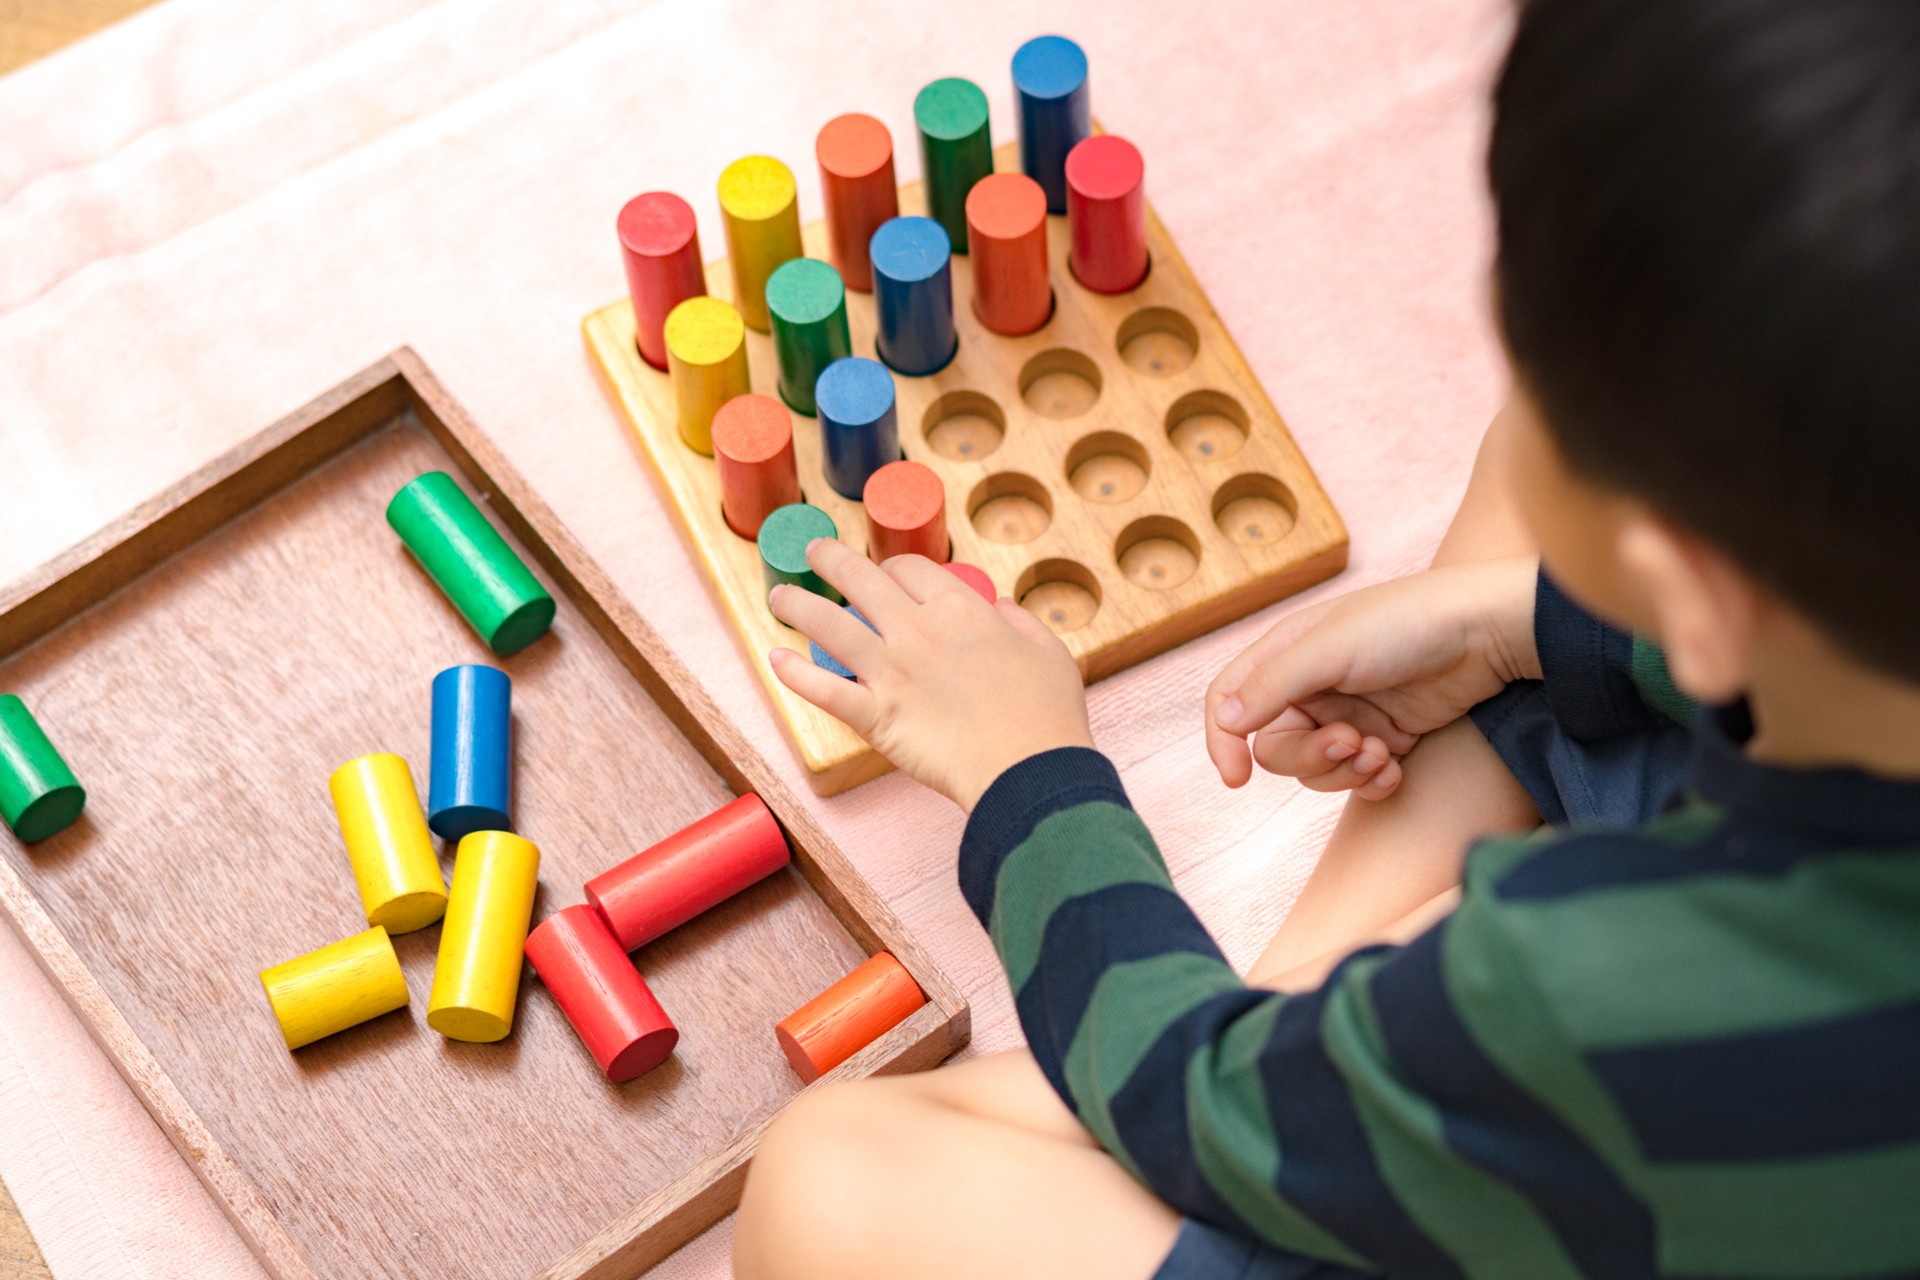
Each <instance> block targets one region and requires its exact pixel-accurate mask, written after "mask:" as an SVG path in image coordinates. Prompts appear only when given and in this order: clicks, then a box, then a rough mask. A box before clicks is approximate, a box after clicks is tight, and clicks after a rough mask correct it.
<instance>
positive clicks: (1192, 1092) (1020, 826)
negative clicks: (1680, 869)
mask: <svg viewBox="0 0 1920 1280" xmlns="http://www.w3.org/2000/svg"><path fill="white" fill-rule="evenodd" d="M960 874H961V887H962V890H963V892H964V893H965V895H966V897H967V900H968V902H969V904H970V905H971V906H972V907H973V909H974V911H975V912H976V913H977V914H978V915H979V917H980V919H981V921H982V923H984V924H985V925H986V926H987V929H988V931H989V933H990V934H991V936H992V939H993V943H994V945H995V947H996V948H997V949H998V951H999V953H1000V956H1001V959H1002V961H1003V963H1004V964H1005V966H1006V971H1007V976H1008V980H1009V982H1010V983H1011V985H1012V988H1013V992H1014V997H1015V1003H1016V1006H1017V1009H1018V1012H1019V1016H1020V1021H1021V1025H1022V1026H1023V1028H1024V1029H1025V1031H1026V1034H1027V1038H1028V1043H1029V1045H1030V1046H1031V1048H1032V1051H1033V1054H1034V1057H1035V1059H1036V1060H1037V1061H1038V1063H1039V1065H1040V1069H1041V1071H1042V1072H1043V1073H1044V1074H1045V1075H1046V1078H1047V1080H1048V1081H1049V1082H1050V1083H1051V1084H1052V1085H1053V1087H1054V1088H1055V1089H1056V1090H1057V1091H1058V1092H1059V1094H1060V1096H1061V1097H1062V1098H1063V1099H1064V1100H1065V1101H1066V1103H1067V1105H1068V1106H1069V1107H1070V1108H1072V1109H1073V1111H1074V1113H1075V1114H1076V1115H1077V1116H1078V1117H1079V1118H1080V1120H1081V1122H1082V1123H1084V1124H1085V1125H1086V1127H1087V1128H1088V1130H1089V1131H1091V1132H1092V1133H1093V1135H1094V1136H1095V1137H1096V1138H1097V1139H1098V1140H1099V1142H1100V1143H1101V1144H1102V1145H1103V1146H1104V1147H1105V1148H1106V1149H1107V1150H1108V1151H1110V1152H1111V1153H1112V1154H1113V1155H1114V1156H1115V1157H1116V1158H1118V1159H1119V1160H1120V1161H1121V1162H1122V1163H1123V1164H1124V1165H1125V1166H1126V1167H1127V1168H1128V1169H1129V1170H1131V1171H1132V1172H1133V1173H1134V1174H1135V1176H1137V1177H1138V1178H1140V1179H1141V1181H1143V1182H1144V1183H1145V1184H1146V1185H1147V1186H1148V1187H1149V1188H1150V1189H1151V1190H1153V1191H1154V1192H1155V1193H1156V1194H1157V1195H1159V1196H1160V1197H1161V1198H1162V1199H1164V1200H1165V1201H1166V1202H1167V1203H1168V1204H1170V1205H1172V1206H1173V1207H1174V1208H1175V1209H1177V1210H1179V1211H1180V1212H1181V1213H1183V1214H1185V1215H1187V1216H1190V1217H1194V1218H1197V1219H1200V1220H1202V1221H1205V1222H1209V1223H1212V1224H1214V1225H1216V1226H1219V1227H1222V1228H1224V1229H1227V1230H1230V1231H1235V1232H1238V1233H1241V1234H1243V1235H1247V1236H1251V1237H1255V1238H1259V1239H1262V1240H1264V1241H1266V1242H1267V1243H1269V1244H1270V1245H1272V1246H1274V1247H1276V1248H1278V1249H1281V1250H1284V1251H1286V1252H1288V1253H1292V1254H1295V1255H1298V1256H1301V1257H1304V1258H1308V1259H1315V1260H1321V1261H1324V1262H1327V1263H1330V1264H1334V1265H1335V1266H1339V1267H1345V1268H1351V1269H1354V1270H1358V1271H1381V1270H1384V1271H1386V1272H1388V1273H1391V1274H1417V1275H1428V1276H1458V1275H1462V1274H1463V1272H1462V1270H1461V1267H1460V1265H1459V1263H1458V1262H1457V1261H1456V1258H1457V1257H1458V1256H1460V1253H1459V1250H1460V1249H1463V1248H1465V1245H1466V1239H1465V1238H1464V1237H1463V1236H1462V1235H1461V1234H1460V1233H1463V1232H1474V1231H1499V1232H1503V1233H1507V1234H1505V1235H1503V1236H1501V1237H1499V1238H1502V1239H1510V1238H1515V1236H1514V1233H1519V1234H1520V1237H1524V1238H1530V1237H1527V1236H1526V1233H1528V1232H1530V1231H1531V1232H1535V1233H1536V1234H1537V1235H1538V1236H1539V1238H1540V1240H1541V1242H1542V1243H1541V1248H1542V1249H1544V1250H1548V1251H1551V1250H1553V1249H1554V1248H1555V1247H1556V1246H1554V1245H1553V1244H1552V1242H1551V1233H1550V1232H1547V1231H1546V1230H1545V1229H1544V1228H1542V1227H1541V1226H1540V1224H1539V1223H1537V1222H1533V1221H1530V1220H1529V1218H1528V1213H1527V1211H1526V1210H1525V1208H1524V1206H1523V1205H1521V1204H1520V1202H1519V1201H1518V1198H1517V1197H1515V1196H1514V1195H1513V1193H1512V1191H1511V1190H1510V1189H1509V1188H1507V1187H1505V1186H1504V1185H1502V1184H1501V1182H1500V1180H1499V1179H1498V1178H1497V1177H1494V1176H1493V1175H1491V1174H1489V1173H1488V1172H1487V1171H1486V1170H1485V1169H1483V1168H1480V1167H1478V1166H1476V1165H1474V1163H1473V1162H1472V1161H1471V1160H1469V1159H1467V1158H1466V1157H1465V1156H1463V1155H1462V1154H1461V1153H1460V1152H1459V1151H1458V1150H1457V1149H1456V1147H1455V1146H1454V1145H1453V1144H1451V1143H1450V1142H1449V1141H1448V1139H1447V1136H1446V1133H1447V1130H1448V1124H1449V1121H1450V1120H1457V1119H1464V1120H1466V1121H1467V1122H1468V1123H1471V1122H1472V1119H1473V1116H1472V1114H1471V1113H1472V1112H1473V1111H1474V1110H1475V1109H1476V1105H1477V1104H1476V1102H1475V1099H1474V1098H1473V1097H1472V1096H1471V1093H1472V1091H1473V1090H1474V1089H1484V1087H1485V1082H1486V1081H1487V1080H1488V1079H1489V1078H1498V1077H1499V1073H1498V1072H1497V1071H1492V1072H1490V1073H1489V1072H1488V1071H1487V1067H1488V1064H1487V1062H1486V1060H1485V1058H1484V1055H1483V1053H1482V1052H1481V1050H1480V1049H1479V1048H1478V1046H1477V1043H1476V1041H1475V1038H1474V1037H1473V1035H1472V1034H1470V1033H1469V1032H1467V1031H1466V1030H1465V1026H1464V1023H1463V1022H1461V1020H1460V1019H1459V1018H1458V1017H1457V1016H1454V1013H1453V1010H1454V1005H1453V1000H1454V991H1455V989H1456V987H1457V986H1458V983H1459V981H1461V980H1462V979H1461V978H1460V977H1459V975H1458V974H1451V973H1450V972H1449V969H1450V968H1451V967H1454V966H1458V965H1460V964H1463V963H1464V964H1465V965H1466V966H1467V969H1466V972H1467V973H1469V974H1471V973H1472V972H1474V971H1476V969H1475V967H1476V966H1478V969H1479V970H1480V971H1485V970H1486V968H1487V965H1488V964H1489V963H1490V961H1489V960H1488V959H1487V957H1486V956H1484V955H1482V954H1481V953H1482V952H1485V951H1487V950H1488V948H1489V946H1490V945H1491V937H1492V935H1490V934H1487V933H1486V932H1485V931H1484V930H1483V929H1482V927H1481V925H1480V923H1479V917H1478V915H1477V913H1476V912H1474V911H1468V910H1465V909H1463V910H1462V911H1461V912H1457V913H1456V914H1455V916H1454V917H1453V919H1452V920H1450V921H1449V922H1448V923H1447V924H1445V925H1443V926H1441V927H1440V928H1438V929H1436V930H1435V931H1433V932H1432V933H1430V934H1428V935H1427V936H1426V937H1424V938H1422V939H1420V940H1419V941H1418V942H1416V943H1414V944H1412V945H1410V946H1408V947H1406V948H1404V949H1387V948H1380V949H1374V950H1371V951H1366V952H1362V953H1359V954H1357V955H1355V956H1354V957H1351V958H1350V959H1348V960H1347V961H1346V962H1345V963H1344V964H1343V965H1342V966H1341V968H1340V969H1339V970H1338V972H1337V973H1336V974H1335V975H1334V976H1333V977H1332V978H1331V979H1329V981H1328V982H1327V984H1326V985H1325V986H1324V987H1322V988H1321V989H1320V990H1318V991H1314V992H1310V993H1306V994H1302V995H1297V996H1283V995H1280V994H1278V993H1275V992H1271V991H1266V990H1260V989H1253V988H1249V987H1248V986H1247V985H1246V984H1245V983H1243V982H1242V981H1241V980H1240V979H1239V977H1238V976H1236V975H1235V974H1234V972H1233V971H1232V969H1231V968H1230V967H1229V966H1228V964H1227V963H1226V960H1225V959H1224V957H1223V956H1222V954H1221V952H1220V950H1219V948H1218V947H1217V946H1216V945H1215V944H1214V942H1213V940H1212V938H1211V937H1209V936H1208V934H1207V932H1206V930H1205V928H1204V927H1203V926H1202V925H1201V923H1200V921H1199V920H1198V919H1197V918H1196V917H1195V916H1194V914H1193V912H1192V910H1191V909H1190V908H1189V907H1188V906H1187V905H1186V903H1185V902H1184V901H1182V900H1181V899H1180V897H1179V896H1178V895H1177V894H1176V893H1175V892H1174V891H1173V886H1172V882H1171V879H1170V877H1169V876H1168V874H1167V869H1166V866H1165V864H1164V862H1163V861H1162V860H1161V858H1160V855H1159V852H1158V850H1157V849H1156V848H1155V846H1154V843H1153V840H1152V838H1151V837H1150V836H1149V835H1148V833H1147V830H1146V828H1145V826H1144V825H1143V824H1142V823H1141V821H1140V819H1139V818H1138V817H1137V816H1136V815H1135V814H1134V812H1133V810H1132V808H1131V806H1130V805H1129V804H1128V801H1127V797H1126V794H1125V792H1124V790H1123V789H1122V787H1121V785H1120V781H1119V778H1118V776H1117V775H1116V774H1115V772H1114V770H1113V767H1112V765H1111V764H1109V763H1108V762H1107V760H1106V759H1105V757H1103V756H1101V755H1099V754H1097V753H1095V752H1092V751H1088V750H1084V749H1070V750H1062V751H1054V752H1047V753H1044V754H1042V755H1039V756H1035V757H1033V758H1032V759H1030V760H1028V761H1026V762H1024V763H1022V764H1020V765H1017V766H1015V767H1014V768H1013V769H1010V770H1008V771H1007V772H1006V773H1005V774H1003V775H1002V776H1001V777H1000V778H999V779H998V780H997V781H996V782H995V783H994V785H993V786H992V787H991V788H990V789H989V790H988V791H987V793H986V795H985V796H984V797H982V799H981V801H980V803H979V805H978V806H977V807H976V808H975V810H974V812H973V815H972V817H971V819H970V820H969V822H968V825H967V830H966V834H965V836H964V838H963V841H962V846H961V859H960ZM1497 985H1498V984H1496V986H1497ZM1462 1089H1464V1090H1466V1091H1467V1095H1468V1096H1465V1097H1463V1098H1458V1099H1455V1098H1450V1097H1448V1096H1446V1095H1447V1094H1448V1091H1449V1090H1452V1091H1454V1092H1456V1093H1457V1092H1459V1091H1460V1090H1462ZM1455 1112H1459V1113H1460V1114H1459V1115H1457V1116H1456V1115H1455V1114H1453V1113H1455ZM1558 1272H1559V1268H1558V1267H1557V1266H1548V1267H1546V1268H1545V1269H1544V1270H1540V1271H1537V1272H1532V1273H1530V1274H1540V1275H1551V1274H1556V1273H1558Z"/></svg>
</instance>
